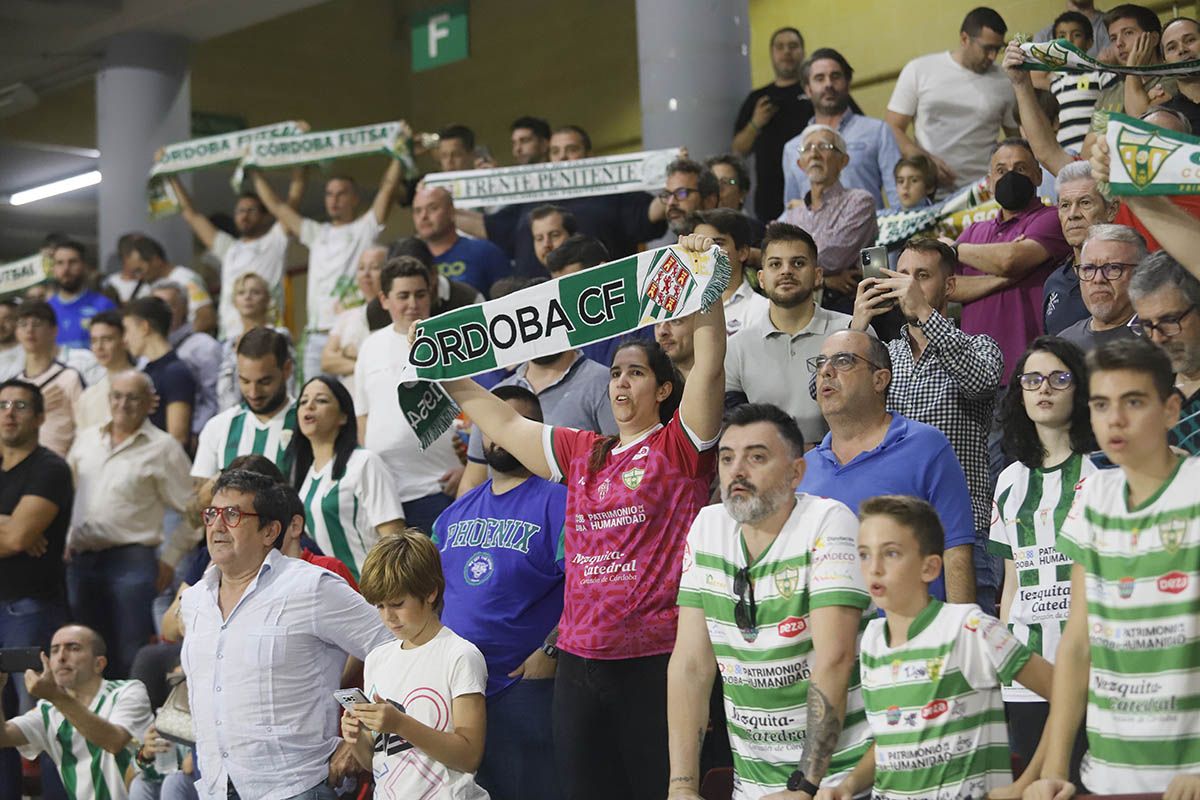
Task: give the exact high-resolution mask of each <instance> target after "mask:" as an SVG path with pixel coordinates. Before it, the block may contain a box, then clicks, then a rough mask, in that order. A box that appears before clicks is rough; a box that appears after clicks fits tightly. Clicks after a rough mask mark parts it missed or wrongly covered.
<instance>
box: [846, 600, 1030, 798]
mask: <svg viewBox="0 0 1200 800" xmlns="http://www.w3.org/2000/svg"><path fill="white" fill-rule="evenodd" d="M908 636H909V638H908V641H907V642H905V643H904V644H902V645H899V646H898V647H892V646H890V645H889V643H888V629H887V621H886V620H884V619H875V620H872V621H871V624H870V625H869V626H868V627H867V632H866V633H865V634H863V638H862V653H861V669H862V693H863V702H864V703H865V705H866V708H867V719H868V720H869V722H870V725H871V733H872V734H873V735H874V738H875V793H874V794H873V795H872V797H873V798H875V800H894V799H895V798H905V800H943V798H954V800H960V798H961V800H982V798H984V797H985V796H986V795H987V792H988V791H989V790H991V789H995V788H997V787H1000V786H1006V785H1008V784H1009V783H1012V772H1011V764H1010V759H1009V751H1008V728H1007V726H1006V725H1005V722H1004V703H1003V701H1002V700H1001V697H1000V683H1001V682H1002V681H1005V682H1007V681H1011V680H1012V679H1013V677H1014V676H1015V675H1016V674H1017V673H1018V672H1020V671H1021V668H1022V667H1024V666H1025V663H1026V662H1027V661H1029V658H1030V656H1031V655H1032V654H1031V652H1030V651H1029V649H1028V648H1027V647H1025V645H1023V644H1021V643H1020V642H1018V641H1017V640H1016V637H1014V636H1013V635H1012V633H1010V632H1009V630H1008V628H1006V627H1005V626H1004V625H1003V623H1001V622H1000V620H998V619H996V618H995V617H990V616H988V615H987V614H984V613H983V612H982V611H980V610H979V606H977V605H974V604H973V603H962V604H948V603H943V602H941V601H940V600H936V599H934V598H930V601H929V605H928V606H926V607H925V610H923V611H922V612H921V613H920V614H918V615H917V617H916V619H914V620H913V622H912V627H911V628H909V631H908Z"/></svg>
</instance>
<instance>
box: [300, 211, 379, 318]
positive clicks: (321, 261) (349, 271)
mask: <svg viewBox="0 0 1200 800" xmlns="http://www.w3.org/2000/svg"><path fill="white" fill-rule="evenodd" d="M382 232H383V226H382V225H380V224H379V221H378V220H377V219H375V212H374V211H368V212H367V213H365V214H363V215H362V216H361V217H359V218H358V219H356V220H354V222H350V223H348V224H346V225H333V224H331V223H328V222H317V221H316V220H312V219H307V218H306V219H305V220H304V221H303V222H302V223H301V224H300V242H301V244H303V245H304V246H305V247H307V248H308V300H307V302H308V306H307V309H306V311H307V314H308V326H307V327H308V330H310V331H328V330H330V329H331V328H332V327H333V323H334V322H335V321H336V320H337V315H338V312H339V311H341V310H342V309H344V308H349V307H350V306H353V305H356V304H357V303H360V302H362V297H360V296H359V293H358V284H357V283H356V282H355V280H354V271H355V269H356V268H357V267H358V259H359V257H360V256H361V255H362V254H363V251H364V250H366V249H367V248H368V247H370V246H371V245H372V244H374V243H375V237H377V236H379V234H380V233H382Z"/></svg>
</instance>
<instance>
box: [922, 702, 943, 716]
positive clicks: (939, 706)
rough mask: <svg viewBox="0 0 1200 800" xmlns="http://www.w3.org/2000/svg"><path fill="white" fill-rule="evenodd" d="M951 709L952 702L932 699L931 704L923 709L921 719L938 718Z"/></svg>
mask: <svg viewBox="0 0 1200 800" xmlns="http://www.w3.org/2000/svg"><path fill="white" fill-rule="evenodd" d="M949 710H950V704H949V703H947V702H946V701H945V700H932V701H930V703H929V705H927V706H925V707H924V708H922V709H921V719H926V720H929V719H937V718H938V717H940V716H941V715H942V714H945V713H946V712H947V711H949Z"/></svg>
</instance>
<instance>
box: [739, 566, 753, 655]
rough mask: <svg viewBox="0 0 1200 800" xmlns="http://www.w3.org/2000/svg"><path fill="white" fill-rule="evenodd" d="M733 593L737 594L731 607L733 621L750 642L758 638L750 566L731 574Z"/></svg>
mask: <svg viewBox="0 0 1200 800" xmlns="http://www.w3.org/2000/svg"><path fill="white" fill-rule="evenodd" d="M733 593H734V594H736V595H737V596H738V600H737V605H735V606H734V607H733V621H734V622H736V623H737V626H738V630H739V631H741V632H742V638H743V639H745V640H746V641H748V642H752V641H754V640H755V639H757V638H758V620H757V616H758V609H757V608H756V607H755V605H754V584H753V583H752V582H751V580H750V567H742V568H741V569H739V570H738V571H737V572H735V573H734V574H733Z"/></svg>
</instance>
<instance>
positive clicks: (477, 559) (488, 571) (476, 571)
mask: <svg viewBox="0 0 1200 800" xmlns="http://www.w3.org/2000/svg"><path fill="white" fill-rule="evenodd" d="M495 571H496V562H495V561H493V560H492V554H491V553H489V552H487V551H486V550H480V551H479V552H478V553H474V554H472V555H471V557H470V558H468V559H467V563H465V564H463V580H465V581H466V582H467V583H468V584H469V585H470V586H478V585H479V584H481V583H484V582H486V581H487V580H488V578H490V577H492V573H493V572H495Z"/></svg>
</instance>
